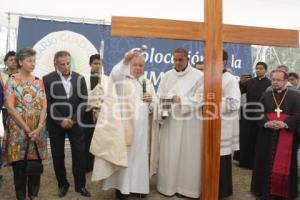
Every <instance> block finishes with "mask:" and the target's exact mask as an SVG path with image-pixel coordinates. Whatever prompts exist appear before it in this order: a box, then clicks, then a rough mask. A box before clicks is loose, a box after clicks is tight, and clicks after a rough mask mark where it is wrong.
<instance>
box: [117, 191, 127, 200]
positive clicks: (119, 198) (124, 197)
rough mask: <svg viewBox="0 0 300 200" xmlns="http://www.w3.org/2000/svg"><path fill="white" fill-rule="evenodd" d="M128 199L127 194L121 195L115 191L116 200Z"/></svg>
mask: <svg viewBox="0 0 300 200" xmlns="http://www.w3.org/2000/svg"><path fill="white" fill-rule="evenodd" d="M128 197H129V195H128V194H122V193H121V192H120V190H116V199H117V200H127V199H128Z"/></svg>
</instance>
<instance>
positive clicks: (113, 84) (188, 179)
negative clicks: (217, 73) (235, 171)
mask: <svg viewBox="0 0 300 200" xmlns="http://www.w3.org/2000/svg"><path fill="white" fill-rule="evenodd" d="M172 58H173V66H172V68H171V69H170V70H169V71H167V72H166V73H165V74H164V76H163V77H162V78H161V81H160V84H159V86H158V90H157V92H156V91H155V89H154V86H153V84H152V82H151V81H150V80H149V79H147V77H145V76H144V68H145V58H144V55H143V52H142V51H140V50H131V51H128V52H127V53H126V54H125V55H124V57H123V58H122V59H121V61H120V62H119V63H118V64H116V65H115V66H114V67H113V69H112V71H111V74H110V75H109V78H108V79H107V80H106V82H105V83H104V81H103V78H102V77H103V74H102V60H101V58H100V55H99V54H95V55H91V57H90V61H89V64H90V69H91V75H90V80H89V81H90V84H89V85H90V88H88V87H87V84H86V80H85V78H84V77H83V76H82V75H81V74H79V73H77V72H75V71H73V70H72V69H71V59H72V56H71V54H70V53H69V52H67V51H58V52H56V53H55V55H54V58H53V72H51V73H49V74H47V75H45V76H43V77H42V79H40V78H38V77H35V76H34V74H33V71H34V69H35V66H36V51H35V50H33V49H31V48H22V49H20V50H19V51H18V52H17V53H16V52H13V51H10V52H8V53H7V55H6V56H5V58H4V62H5V65H6V68H5V69H4V70H3V71H2V72H1V76H0V82H1V84H0V104H3V109H2V116H3V125H4V131H5V133H4V137H3V142H2V147H1V148H2V157H3V160H4V162H5V163H6V164H7V165H9V166H12V170H13V175H14V186H15V193H16V198H17V199H18V200H25V199H26V196H28V197H29V199H32V200H37V199H38V193H39V188H40V179H41V175H42V172H43V164H42V161H43V160H45V159H48V156H47V154H48V150H47V139H48V138H49V140H50V148H51V155H52V160H53V169H54V172H55V176H56V180H57V186H58V193H57V195H58V196H59V197H64V196H66V194H67V192H68V190H69V187H70V183H69V181H68V180H67V175H66V174H67V172H66V167H65V140H66V138H68V140H69V142H70V147H71V154H72V172H73V177H74V186H75V191H76V192H77V193H78V194H80V195H82V196H84V197H90V196H91V193H90V192H89V191H88V189H87V188H86V173H88V172H92V181H102V189H104V190H108V189H115V198H116V199H128V198H130V196H132V195H135V196H138V197H139V198H145V197H146V196H147V194H149V192H150V179H151V177H152V176H153V175H154V174H157V183H156V188H157V191H158V192H159V193H161V194H163V195H165V196H173V195H177V196H179V197H187V198H199V197H200V192H201V191H200V188H201V182H200V180H201V164H202V160H201V154H202V148H203V138H202V137H203V136H202V122H203V120H204V119H203V118H202V107H203V105H205V102H204V73H205V65H204V62H203V61H199V62H197V63H196V64H195V66H192V65H191V64H190V63H189V56H188V51H187V50H186V49H184V48H177V49H175V50H174V52H173V57H172ZM227 60H228V54H227V52H226V51H223V69H222V71H223V73H222V100H221V104H220V108H221V111H220V118H221V141H220V142H221V143H220V178H219V197H220V198H226V197H229V196H231V195H232V194H233V183H232V176H233V175H232V160H233V158H234V159H236V160H237V161H238V162H239V166H240V167H243V168H247V169H249V170H252V179H251V188H249V190H250V191H251V192H252V193H253V194H254V195H255V196H256V197H257V199H260V200H269V199H293V198H296V197H297V196H298V180H297V150H298V141H299V136H298V134H299V130H298V125H299V124H300V93H299V76H298V75H297V73H295V72H290V73H289V72H288V67H286V66H284V65H280V66H278V67H277V68H276V69H275V70H273V71H272V72H271V73H270V76H269V77H268V76H267V74H268V73H267V70H268V66H267V64H266V63H264V62H258V63H256V67H255V77H253V78H252V76H251V75H250V74H248V75H243V76H241V77H240V78H238V77H236V76H235V75H233V74H232V73H231V72H230V71H228V70H227V69H226V64H227ZM244 97H245V98H246V101H245V102H244V103H243V98H244ZM1 107H2V105H1Z"/></svg>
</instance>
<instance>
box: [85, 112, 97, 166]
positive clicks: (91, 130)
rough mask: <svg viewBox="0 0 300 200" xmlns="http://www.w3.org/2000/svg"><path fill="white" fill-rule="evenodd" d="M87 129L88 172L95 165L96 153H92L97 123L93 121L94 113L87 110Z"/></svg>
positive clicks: (86, 152) (86, 156) (86, 154)
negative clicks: (91, 147)
mask: <svg viewBox="0 0 300 200" xmlns="http://www.w3.org/2000/svg"><path fill="white" fill-rule="evenodd" d="M83 121H84V124H85V126H87V127H85V130H84V132H85V133H84V135H85V158H86V172H90V171H92V170H93V167H94V159H95V157H94V155H93V154H91V153H90V146H91V141H92V138H93V135H94V131H95V124H94V123H93V118H92V113H91V112H86V113H85V117H84V120H83Z"/></svg>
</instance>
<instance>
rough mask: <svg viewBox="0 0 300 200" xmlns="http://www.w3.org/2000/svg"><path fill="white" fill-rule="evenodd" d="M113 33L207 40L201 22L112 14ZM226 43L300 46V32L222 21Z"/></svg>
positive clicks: (113, 34)
mask: <svg viewBox="0 0 300 200" xmlns="http://www.w3.org/2000/svg"><path fill="white" fill-rule="evenodd" d="M111 34H112V36H128V37H145V38H166V39H180V40H206V36H205V26H204V23H202V22H193V21H180V20H167V19H152V18H136V17H118V16H114V17H112V29H111ZM223 42H229V43H238V44H253V45H265V46H279V47H294V48H298V47H299V31H298V30H289V29H276V28H261V27H251V26H239V25H228V24H223Z"/></svg>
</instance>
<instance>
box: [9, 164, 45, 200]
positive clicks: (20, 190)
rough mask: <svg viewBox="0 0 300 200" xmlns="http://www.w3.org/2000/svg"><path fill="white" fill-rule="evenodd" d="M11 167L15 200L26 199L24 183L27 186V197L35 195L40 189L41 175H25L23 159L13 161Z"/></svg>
mask: <svg viewBox="0 0 300 200" xmlns="http://www.w3.org/2000/svg"><path fill="white" fill-rule="evenodd" d="M12 168H13V173H14V184H15V191H16V197H17V200H25V199H26V185H27V186H28V197H29V198H33V197H37V196H38V193H39V189H40V180H41V175H31V176H27V175H25V170H24V161H17V162H13V163H12Z"/></svg>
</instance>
